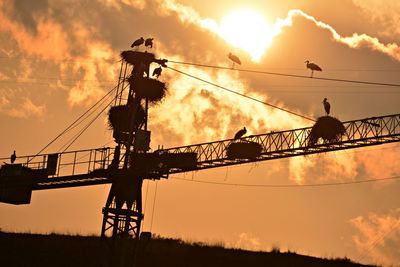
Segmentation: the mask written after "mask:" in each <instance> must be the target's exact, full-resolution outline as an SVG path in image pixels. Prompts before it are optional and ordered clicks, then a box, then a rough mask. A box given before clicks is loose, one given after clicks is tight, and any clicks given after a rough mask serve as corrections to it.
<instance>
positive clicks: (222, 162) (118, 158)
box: [0, 52, 400, 238]
mask: <svg viewBox="0 0 400 267" xmlns="http://www.w3.org/2000/svg"><path fill="white" fill-rule="evenodd" d="M134 54H135V55H134V57H137V58H135V62H138V65H140V64H144V65H145V66H146V68H147V67H149V65H150V64H153V63H155V64H158V65H161V64H165V62H166V60H161V59H156V58H155V56H154V55H153V54H152V53H148V52H135V53H134ZM131 65H133V64H131V63H128V62H127V61H121V67H120V76H119V79H118V88H127V90H129V92H127V95H128V96H129V97H128V98H126V97H125V95H124V94H122V92H121V91H116V95H115V101H112V103H114V106H113V108H115V107H119V108H121V109H120V111H121V113H120V114H119V115H121V116H122V115H123V116H122V117H123V118H122V120H121V121H122V122H127V125H125V124H124V123H122V122H121V125H120V127H119V129H117V127H116V128H115V132H114V133H116V132H117V130H118V131H119V132H120V135H118V136H117V135H114V134H113V136H114V139H115V142H116V146H115V148H110V147H102V148H96V149H87V150H77V151H67V152H65V151H63V152H60V153H55V154H40V155H39V153H38V154H37V155H35V156H25V157H21V156H19V157H18V159H19V160H20V162H21V163H22V167H23V168H22V169H21V168H20V166H17V164H15V165H9V164H7V165H4V166H1V167H2V168H1V169H0V176H1V177H0V178H1V179H0V188H2V189H4V190H0V201H1V202H6V203H11V204H29V203H30V201H31V192H32V190H48V189H56V188H73V187H82V186H88V185H100V184H111V188H110V191H109V195H108V198H107V200H106V204H105V207H104V208H103V223H102V232H101V235H102V236H107V234H111V235H112V236H113V237H121V238H127V237H132V238H138V237H139V233H140V227H141V222H142V220H143V216H144V215H143V213H142V212H143V210H142V184H143V181H144V180H145V179H147V180H160V179H168V177H169V175H172V174H178V173H187V172H191V171H199V170H206V169H211V168H218V167H227V166H233V165H239V164H246V163H252V162H260V161H266V160H273V159H282V158H289V157H295V156H301V155H312V154H316V153H325V152H329V151H337V150H345V149H353V148H359V147H366V146H374V145H382V144H385V143H393V142H400V124H399V118H400V114H394V115H387V116H380V117H373V118H366V119H362V120H351V121H348V122H344V123H343V124H344V128H345V129H346V134H345V135H344V136H343V138H341V139H339V140H335V141H332V142H330V143H325V141H322V143H321V142H319V143H318V142H317V143H315V144H313V145H312V146H310V145H309V142H308V140H309V135H310V132H311V129H312V127H305V128H304V127H302V128H298V129H290V130H282V131H279V132H270V133H264V134H258V135H251V136H247V137H244V139H245V140H246V142H232V139H227V140H217V141H212V142H203V143H199V144H191V145H186V146H179V147H172V148H166V149H164V148H162V149H158V150H157V151H154V152H151V151H149V146H148V144H146V146H144V145H143V143H145V142H144V141H143V140H145V141H146V140H148V142H150V133H151V132H150V131H149V130H148V129H147V125H148V123H147V122H148V109H149V106H150V105H148V102H149V99H148V98H146V97H144V98H140V99H136V97H137V94H136V93H135V91H134V90H137V89H138V88H139V87H143V91H146V89H148V88H150V87H151V85H152V84H151V83H147V82H154V81H152V80H151V79H149V78H148V77H142V76H143V75H141V76H140V79H135V81H136V80H137V81H138V83H137V84H134V86H128V85H131V84H126V83H127V82H128V81H127V80H128V79H127V75H130V73H131V72H130V69H132V68H133V66H131ZM127 68H130V69H128V71H122V70H126V69H127ZM132 71H133V72H134V73H136V72H142V71H141V70H138V69H136V70H132ZM144 81H146V82H144ZM157 84H158V81H157ZM148 85H150V87H147V86H148ZM134 97H135V101H131V105H129V99H130V98H134ZM117 100H118V101H117ZM115 103H118V104H115ZM139 110H142V112H141V113H142V114H143V116H144V122H140V123H138V124H137V125H133V123H135V121H134V120H132V118H133V117H134V116H136V115H137V114H139V113H140V112H139ZM101 112H103V111H101ZM327 113H329V112H327ZM100 114H101V113H100ZM132 121H133V122H132ZM373 124H374V125H380V129H379V131H376V130H375V128H372V127H371V125H373ZM155 130H157V129H155ZM246 132H247V130H246V127H243V129H241V130H239V131H238V132H237V133H236V134H235V137H234V138H235V139H239V138H242V137H243V135H244V134H245V133H246ZM232 144H233V145H239V146H236V147H237V148H240V149H241V148H244V150H245V151H244V152H247V151H248V148H254V145H257V148H259V149H256V152H257V154H251V155H250V156H249V154H248V153H244V154H243V153H242V152H243V151H242V150H240V151H238V152H240V153H239V154H236V155H238V156H237V157H235V155H234V154H233V157H229V156H228V155H227V151H228V149H227V148H228V147H229V146H230V145H232ZM310 148H312V149H310ZM14 153H15V151H14ZM15 157H16V156H15ZM32 158H36V161H32ZM5 159H6V160H8V157H7V158H5ZM65 166H73V167H72V168H64V167H65ZM75 166H80V168H75ZM7 168H9V169H11V170H10V171H7ZM13 168H14V169H13ZM17 168H19V169H18V170H19V172H16V171H15V170H17ZM8 189H10V190H8ZM3 192H7V194H5V195H1V194H3ZM8 192H12V194H14V195H12V194H11V193H10V194H9V193H8ZM78 219H79V218H78Z"/></svg>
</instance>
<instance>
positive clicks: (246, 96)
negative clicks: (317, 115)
mask: <svg viewBox="0 0 400 267" xmlns="http://www.w3.org/2000/svg"><path fill="white" fill-rule="evenodd" d="M167 68H168V69H171V70H173V71H176V72H178V73H181V74H183V75H186V76H188V77H191V78H193V79H196V80H199V81H202V82H205V83H208V84H210V85H213V86H215V87H218V88H220V89H223V90H226V91H228V92H231V93H234V94H237V95H239V96H242V97H245V98H248V99H251V100H253V101H256V102H259V103H261V104H264V105H267V106H270V107H273V108H276V109H279V110H282V111H284V112H287V113H290V114H292V115H295V116H298V117H301V118H303V119H306V120H310V121H314V122H315V120H314V119H312V118H309V117H306V116H304V115H301V114H299V113H296V112H293V111H290V110H288V109H284V108H281V107H278V106H276V105H273V104H270V103H267V102H264V101H261V100H259V99H257V98H254V97H251V96H248V95H244V94H241V93H239V92H236V91H233V90H231V89H228V88H226V87H223V86H221V85H218V84H215V83H212V82H210V81H207V80H204V79H202V78H199V77H196V76H194V75H191V74H189V73H186V72H183V71H180V70H177V69H174V68H171V67H167Z"/></svg>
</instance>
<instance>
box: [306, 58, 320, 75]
mask: <svg viewBox="0 0 400 267" xmlns="http://www.w3.org/2000/svg"><path fill="white" fill-rule="evenodd" d="M304 63H306V67H307V69H310V70H311V78H312V77H313V74H314V70H316V71H322V69H321V68H320V67H319V66H318V65H317V64H315V63H310V61H309V60H306V61H305V62H304Z"/></svg>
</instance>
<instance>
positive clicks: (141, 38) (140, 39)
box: [131, 37, 144, 48]
mask: <svg viewBox="0 0 400 267" xmlns="http://www.w3.org/2000/svg"><path fill="white" fill-rule="evenodd" d="M143 43H144V39H143V37H140V38H139V39H137V40H136V41H134V42H133V43H132V44H131V47H132V48H133V47H135V46H140V45H142V44H143Z"/></svg>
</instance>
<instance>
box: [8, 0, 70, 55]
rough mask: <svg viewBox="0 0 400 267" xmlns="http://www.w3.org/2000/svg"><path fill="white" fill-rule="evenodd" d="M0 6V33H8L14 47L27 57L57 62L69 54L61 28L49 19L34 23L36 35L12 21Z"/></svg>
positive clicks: (64, 34) (42, 18)
mask: <svg viewBox="0 0 400 267" xmlns="http://www.w3.org/2000/svg"><path fill="white" fill-rule="evenodd" d="M3 6H4V4H2V5H0V32H3V33H8V34H9V35H10V37H11V38H12V39H13V40H14V41H15V43H16V45H17V46H18V48H19V49H21V50H22V51H23V52H25V53H27V54H28V55H32V56H38V57H40V58H42V59H45V60H48V59H49V60H54V61H57V62H59V61H60V60H62V59H65V56H67V55H68V52H69V40H68V37H67V34H66V32H65V31H64V30H63V27H62V26H61V25H60V24H59V23H57V22H55V21H54V20H52V19H50V18H44V17H40V18H38V19H37V21H36V34H35V33H31V32H30V31H29V30H27V29H26V28H25V27H24V25H23V24H20V23H17V22H15V21H12V20H11V19H10V18H9V17H7V16H6V14H5V13H4V12H3Z"/></svg>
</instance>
